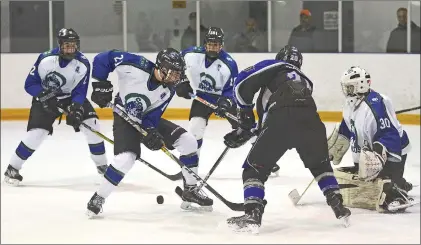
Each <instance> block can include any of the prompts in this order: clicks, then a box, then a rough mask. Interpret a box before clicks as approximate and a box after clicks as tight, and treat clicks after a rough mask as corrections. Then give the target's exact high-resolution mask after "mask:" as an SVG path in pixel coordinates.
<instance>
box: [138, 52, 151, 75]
mask: <svg viewBox="0 0 421 245" xmlns="http://www.w3.org/2000/svg"><path fill="white" fill-rule="evenodd" d="M138 67H139V68H140V69H141V70H143V71H146V72H147V73H152V71H153V68H154V67H155V63H153V62H152V61H150V60H148V59H146V58H145V57H143V56H140V58H139V63H138Z"/></svg>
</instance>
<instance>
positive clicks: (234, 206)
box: [108, 102, 244, 211]
mask: <svg viewBox="0 0 421 245" xmlns="http://www.w3.org/2000/svg"><path fill="white" fill-rule="evenodd" d="M108 107H111V108H112V109H113V112H115V113H117V114H118V115H119V116H120V117H121V118H123V119H124V120H125V121H127V122H128V123H129V124H130V125H132V126H133V127H134V128H135V129H136V130H137V131H139V132H140V133H141V134H143V135H147V132H146V131H145V130H144V129H143V128H141V127H140V125H139V124H137V123H136V122H135V121H133V120H132V119H131V118H130V117H129V115H127V113H126V112H125V111H124V109H123V108H121V106H120V105H114V104H112V103H111V102H110V103H108ZM161 150H162V151H163V152H164V153H165V154H166V155H167V156H169V157H170V158H171V159H172V160H173V161H175V162H176V163H177V164H178V165H179V166H180V167H181V168H182V169H184V170H186V171H187V172H188V173H189V174H191V175H192V176H193V177H194V178H195V179H196V180H197V181H202V182H204V181H203V179H202V178H200V176H199V175H197V174H196V173H195V172H193V170H191V169H190V168H188V167H186V166H185V165H184V164H183V163H182V162H181V161H180V160H179V159H178V158H177V157H176V156H174V155H173V154H172V153H171V152H170V151H169V150H168V149H167V148H166V147H165V146H163V147H162V148H161ZM204 183H205V185H204V186H205V187H206V189H208V190H209V191H210V192H211V193H212V194H213V195H215V196H216V197H217V198H218V199H219V200H221V201H222V202H223V203H224V204H225V205H226V206H227V207H229V208H230V209H231V210H233V211H244V205H243V203H232V202H230V201H228V200H227V199H225V198H224V197H223V196H222V195H221V194H219V192H217V191H216V190H215V189H213V188H212V186H210V185H209V184H208V183H206V182H204ZM176 189H177V188H176Z"/></svg>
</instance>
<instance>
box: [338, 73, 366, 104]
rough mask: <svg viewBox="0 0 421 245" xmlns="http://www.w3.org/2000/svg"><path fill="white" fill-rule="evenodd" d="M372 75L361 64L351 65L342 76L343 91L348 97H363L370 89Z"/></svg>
mask: <svg viewBox="0 0 421 245" xmlns="http://www.w3.org/2000/svg"><path fill="white" fill-rule="evenodd" d="M370 84H371V76H370V74H369V73H368V72H367V71H366V70H365V69H363V68H361V67H359V66H351V68H349V69H348V70H347V71H345V73H344V74H343V75H342V77H341V86H342V92H343V93H344V95H345V96H346V97H362V96H364V94H365V93H367V92H369V91H370Z"/></svg>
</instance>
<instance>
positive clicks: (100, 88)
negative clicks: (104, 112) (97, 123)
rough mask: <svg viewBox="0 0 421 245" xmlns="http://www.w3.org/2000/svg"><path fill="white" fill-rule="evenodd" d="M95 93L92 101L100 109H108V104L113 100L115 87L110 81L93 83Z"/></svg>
mask: <svg viewBox="0 0 421 245" xmlns="http://www.w3.org/2000/svg"><path fill="white" fill-rule="evenodd" d="M92 87H93V92H92V95H91V100H92V101H93V102H95V103H96V104H97V105H98V106H99V107H100V108H104V107H107V105H108V103H109V102H111V100H112V99H113V85H112V84H111V82H110V81H99V82H93V83H92Z"/></svg>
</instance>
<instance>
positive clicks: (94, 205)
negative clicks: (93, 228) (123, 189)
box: [86, 192, 105, 218]
mask: <svg viewBox="0 0 421 245" xmlns="http://www.w3.org/2000/svg"><path fill="white" fill-rule="evenodd" d="M104 203H105V198H103V197H101V196H99V195H98V194H97V193H96V192H95V194H94V195H93V196H92V197H91V200H89V202H88V210H87V212H86V215H88V216H89V218H92V217H95V216H97V215H98V214H99V213H100V212H102V205H103V204H104Z"/></svg>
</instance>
